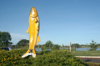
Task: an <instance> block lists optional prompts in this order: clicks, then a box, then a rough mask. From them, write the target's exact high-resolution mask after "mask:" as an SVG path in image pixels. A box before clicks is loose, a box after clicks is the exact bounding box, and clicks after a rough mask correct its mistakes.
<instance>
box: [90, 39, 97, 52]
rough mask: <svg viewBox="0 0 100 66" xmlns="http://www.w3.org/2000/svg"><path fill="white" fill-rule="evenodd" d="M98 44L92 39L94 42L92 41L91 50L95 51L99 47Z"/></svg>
mask: <svg viewBox="0 0 100 66" xmlns="http://www.w3.org/2000/svg"><path fill="white" fill-rule="evenodd" d="M97 47H98V46H97V45H96V42H94V40H92V43H90V48H91V49H90V51H95V50H96V49H97Z"/></svg>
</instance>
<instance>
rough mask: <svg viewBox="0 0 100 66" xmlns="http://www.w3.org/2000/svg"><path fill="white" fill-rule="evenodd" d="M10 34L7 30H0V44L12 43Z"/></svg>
mask: <svg viewBox="0 0 100 66" xmlns="http://www.w3.org/2000/svg"><path fill="white" fill-rule="evenodd" d="M10 41H11V35H10V33H9V32H1V31H0V44H1V46H3V47H4V46H8V44H12V42H10Z"/></svg>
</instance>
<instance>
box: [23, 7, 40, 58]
mask: <svg viewBox="0 0 100 66" xmlns="http://www.w3.org/2000/svg"><path fill="white" fill-rule="evenodd" d="M39 24H40V23H39V18H38V14H37V10H36V8H35V7H32V8H31V11H30V15H29V28H28V29H27V31H26V33H29V49H28V50H27V52H26V53H25V54H24V55H23V56H22V58H24V57H27V56H29V55H32V57H34V58H35V57H36V52H35V45H36V44H37V43H38V42H39V41H40V37H39V36H38V35H39Z"/></svg>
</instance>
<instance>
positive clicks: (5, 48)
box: [0, 47, 11, 51]
mask: <svg viewBox="0 0 100 66" xmlns="http://www.w3.org/2000/svg"><path fill="white" fill-rule="evenodd" d="M0 50H6V51H9V50H11V49H10V48H8V47H1V48H0Z"/></svg>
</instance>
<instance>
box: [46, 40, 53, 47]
mask: <svg viewBox="0 0 100 66" xmlns="http://www.w3.org/2000/svg"><path fill="white" fill-rule="evenodd" d="M45 47H46V48H49V49H50V48H52V47H53V43H52V42H51V41H50V40H49V41H47V42H46V43H45Z"/></svg>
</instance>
